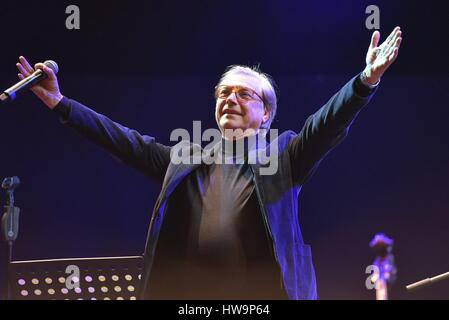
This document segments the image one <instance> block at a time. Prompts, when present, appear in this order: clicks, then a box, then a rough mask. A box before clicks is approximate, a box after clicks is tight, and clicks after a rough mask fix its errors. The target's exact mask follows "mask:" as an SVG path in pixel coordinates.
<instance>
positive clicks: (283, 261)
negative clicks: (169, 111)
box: [55, 76, 375, 299]
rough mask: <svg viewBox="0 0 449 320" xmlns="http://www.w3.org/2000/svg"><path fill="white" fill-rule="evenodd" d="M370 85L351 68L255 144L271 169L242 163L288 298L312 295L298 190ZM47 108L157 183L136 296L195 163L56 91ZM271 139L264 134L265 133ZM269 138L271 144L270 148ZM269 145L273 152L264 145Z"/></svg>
mask: <svg viewBox="0 0 449 320" xmlns="http://www.w3.org/2000/svg"><path fill="white" fill-rule="evenodd" d="M374 91H375V89H369V88H367V87H366V86H364V85H363V84H362V83H361V81H360V78H359V76H356V77H354V78H352V79H351V80H350V81H349V82H348V83H347V84H346V85H344V86H343V88H342V89H340V91H338V92H337V93H336V94H335V95H334V96H333V97H332V98H331V99H330V100H329V101H328V102H327V103H326V104H325V105H324V106H323V107H322V108H320V109H319V110H318V111H317V112H316V113H314V114H313V115H311V116H310V117H309V118H308V119H307V120H306V122H305V124H304V126H303V128H302V130H301V131H300V132H299V133H298V134H297V133H295V132H293V131H286V132H283V133H282V134H281V135H279V136H278V137H277V139H275V140H274V141H270V143H268V142H267V143H266V144H263V145H264V148H266V149H265V150H264V151H265V152H262V154H265V155H267V156H270V157H271V158H270V159H271V160H270V161H276V162H277V170H276V172H275V173H274V174H263V172H262V171H263V168H264V167H266V165H263V164H262V163H263V162H262V163H260V162H256V163H252V164H250V166H251V169H252V171H253V174H254V175H253V176H254V183H255V190H256V193H257V198H258V201H259V204H260V208H261V213H262V216H263V219H264V222H265V224H266V227H267V229H268V231H269V235H270V237H271V240H272V244H273V245H272V248H273V250H274V256H275V258H276V261H277V263H278V265H279V268H280V270H281V274H282V279H283V285H284V288H285V291H286V293H287V295H288V297H289V298H290V299H317V297H318V296H317V289H316V279H315V271H314V268H313V264H312V255H311V249H310V246H309V245H306V244H305V243H304V241H303V238H302V234H301V229H300V227H299V222H298V195H299V192H300V190H301V187H302V185H303V184H304V183H305V182H306V181H307V180H308V179H309V177H310V176H311V175H312V173H313V172H314V170H315V169H316V168H317V166H318V164H319V163H320V161H321V160H322V159H323V157H324V156H325V155H326V154H327V153H328V152H329V151H330V150H331V149H332V148H333V147H335V146H336V145H337V144H338V143H339V142H341V141H342V139H343V138H344V137H345V136H346V135H347V133H348V129H349V127H350V125H351V123H352V121H353V120H354V119H355V117H356V115H357V114H358V112H359V111H360V110H361V109H362V107H363V106H364V105H365V104H367V103H368V102H369V100H370V98H371V97H372V95H373V93H374ZM55 110H56V111H57V112H58V113H59V114H60V115H61V118H62V121H63V122H64V123H65V124H66V125H68V126H70V127H73V128H75V129H76V130H77V131H78V132H79V133H81V134H82V135H84V136H86V137H87V138H89V139H90V140H92V141H93V142H94V143H96V144H98V145H99V146H101V147H103V148H105V149H106V150H107V151H109V152H110V153H111V154H112V155H114V156H116V157H117V158H119V159H120V160H121V161H122V162H124V163H125V164H127V165H129V166H132V167H134V168H136V169H138V170H140V171H142V172H143V173H145V174H147V175H148V176H150V177H152V178H154V179H156V180H157V181H159V182H160V183H161V192H160V194H159V197H158V198H157V201H156V204H155V206H154V210H153V214H152V216H151V222H150V226H149V230H148V236H147V242H146V247H145V252H144V258H145V266H144V271H143V275H142V287H141V298H144V297H145V295H146V294H145V293H146V292H148V291H149V290H151V283H150V284H149V283H148V279H149V275H150V271H151V266H152V263H153V258H154V255H155V250H156V244H157V241H158V236H159V232H160V229H161V225H162V221H163V219H164V215H165V214H166V204H167V201H168V199H169V198H170V195H171V194H172V193H173V191H174V190H175V188H176V187H177V186H178V185H179V183H180V182H181V181H182V180H183V178H184V177H186V176H187V175H188V174H189V173H191V172H192V171H193V170H194V169H195V168H196V167H198V165H199V164H183V163H180V164H174V163H173V162H172V161H170V151H171V150H172V148H174V147H168V146H165V145H162V144H159V143H157V142H156V141H155V139H154V138H153V137H150V136H147V135H141V134H139V133H138V132H137V131H135V130H132V129H129V128H126V127H124V126H122V125H120V124H118V123H116V122H113V121H111V120H110V119H108V118H107V117H105V116H104V115H101V114H98V113H96V112H94V111H93V110H91V109H89V108H87V107H85V106H83V105H82V104H80V103H78V102H76V101H74V100H71V99H68V98H66V97H64V98H63V99H62V100H61V102H60V103H59V104H58V106H57V107H56V108H55ZM270 140H271V139H270ZM273 146H275V147H276V148H271V147H273ZM176 147H182V148H187V149H188V150H189V153H188V154H190V155H191V154H200V153H202V152H203V150H202V149H201V147H200V146H198V145H195V144H192V143H191V142H189V141H181V142H180V143H179V144H178V145H176ZM272 149H273V150H276V153H275V154H273V152H271V151H270V150H272Z"/></svg>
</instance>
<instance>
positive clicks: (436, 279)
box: [406, 272, 449, 291]
mask: <svg viewBox="0 0 449 320" xmlns="http://www.w3.org/2000/svg"><path fill="white" fill-rule="evenodd" d="M445 279H449V272H446V273H442V274H440V275H438V276H435V277H432V278H427V279H424V280H421V281H417V282H415V283H412V284H409V285H408V286H406V288H407V290H408V291H414V290H417V289H420V288H422V287H427V286H430V285H431V284H434V283H436V282H439V281H442V280H445Z"/></svg>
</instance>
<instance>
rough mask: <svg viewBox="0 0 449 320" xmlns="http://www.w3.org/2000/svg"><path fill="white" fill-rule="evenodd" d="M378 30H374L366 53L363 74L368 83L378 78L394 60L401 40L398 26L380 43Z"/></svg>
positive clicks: (374, 81)
mask: <svg viewBox="0 0 449 320" xmlns="http://www.w3.org/2000/svg"><path fill="white" fill-rule="evenodd" d="M379 40H380V32H379V31H374V32H373V35H372V37H371V43H370V46H369V48H368V52H367V54H366V68H365V76H366V77H367V80H368V81H369V82H370V83H376V82H377V81H379V80H380V78H381V77H382V75H383V74H384V72H385V71H386V70H387V69H388V67H390V65H391V64H392V63H393V62H394V61H395V60H396V58H397V57H398V54H399V47H400V45H401V41H402V31H401V28H400V27H396V28H394V30H393V31H392V32H391V33H390V35H389V36H388V38H387V39H385V41H384V42H383V43H382V44H381V45H380V46H377V45H378V44H379Z"/></svg>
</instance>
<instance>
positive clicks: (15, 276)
mask: <svg viewBox="0 0 449 320" xmlns="http://www.w3.org/2000/svg"><path fill="white" fill-rule="evenodd" d="M142 268H143V257H142V256H129V257H104V258H79V259H55V260H33V261H13V262H11V263H10V264H9V270H8V273H9V281H10V288H11V297H10V298H11V299H13V300H137V299H138V292H139V289H140V288H139V287H140V283H141V281H140V279H141V274H142Z"/></svg>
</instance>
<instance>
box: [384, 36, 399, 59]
mask: <svg viewBox="0 0 449 320" xmlns="http://www.w3.org/2000/svg"><path fill="white" fill-rule="evenodd" d="M401 42H402V38H397V39H396V41H395V43H394V45H393V46H392V47H391V49H390V50H389V52H388V53H387V57H388V61H393V60H395V59H396V57H397V56H398V54H399V47H400V46H401Z"/></svg>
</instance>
